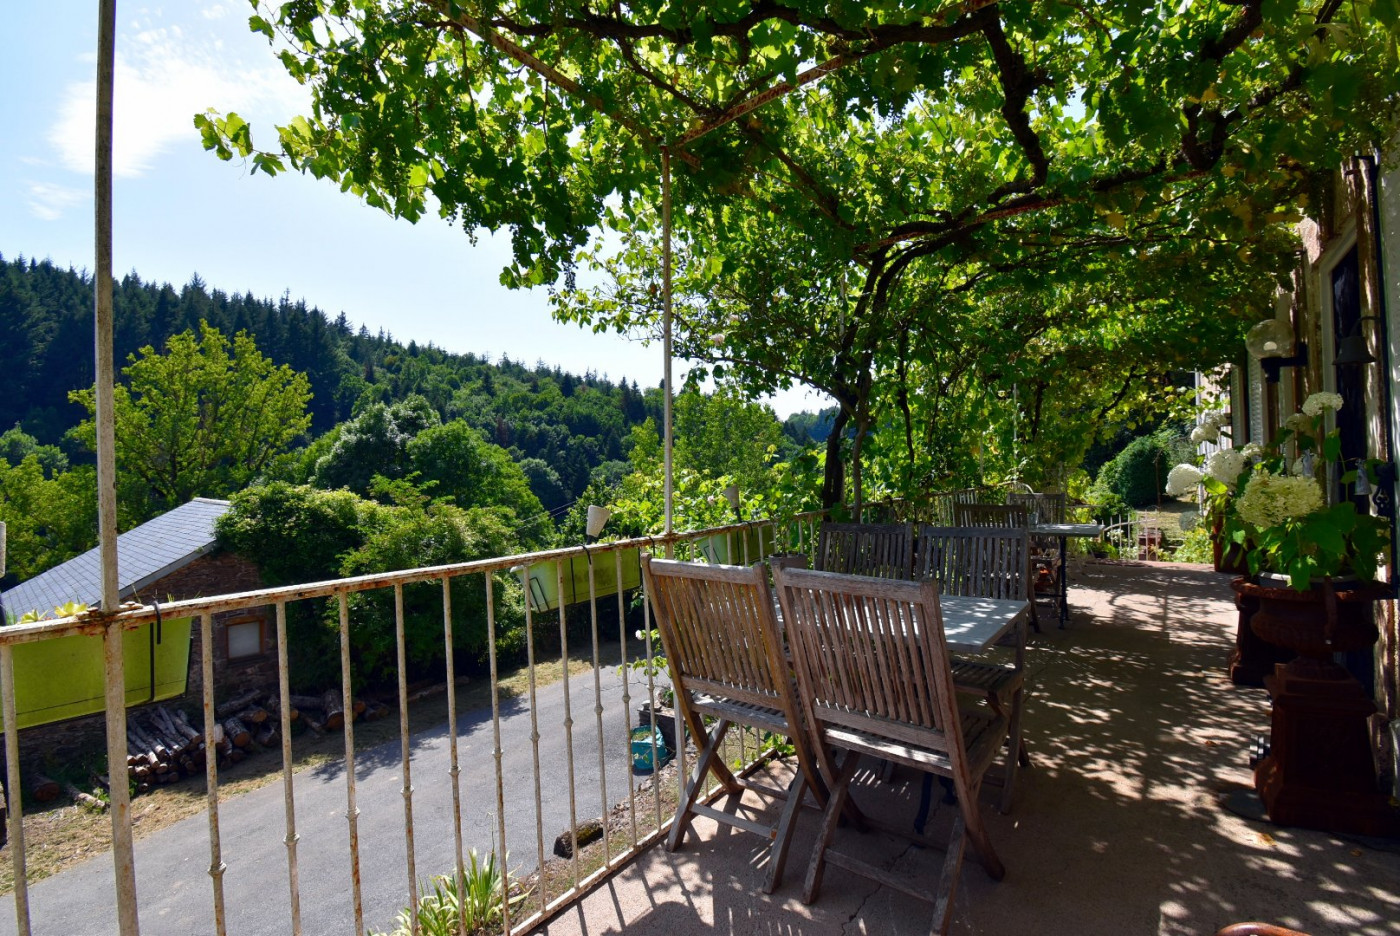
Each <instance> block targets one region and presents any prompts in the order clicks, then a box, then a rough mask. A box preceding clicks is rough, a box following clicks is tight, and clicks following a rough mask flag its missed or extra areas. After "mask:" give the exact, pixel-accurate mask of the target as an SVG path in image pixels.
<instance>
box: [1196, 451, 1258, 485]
mask: <svg viewBox="0 0 1400 936" xmlns="http://www.w3.org/2000/svg"><path fill="white" fill-rule="evenodd" d="M1248 463H1249V458H1248V457H1247V456H1246V455H1245V454H1244V452H1241V451H1237V450H1235V449H1221V450H1220V451H1218V452H1216V453H1215V454H1213V455H1211V456H1210V459H1209V460H1208V461H1207V462H1206V474H1207V475H1209V476H1210V477H1212V478H1214V479H1215V480H1217V481H1219V482H1220V483H1221V484H1223V485H1225V486H1226V487H1233V486H1234V484H1235V482H1236V481H1237V480H1239V477H1240V472H1242V471H1244V468H1245V465H1247V464H1248Z"/></svg>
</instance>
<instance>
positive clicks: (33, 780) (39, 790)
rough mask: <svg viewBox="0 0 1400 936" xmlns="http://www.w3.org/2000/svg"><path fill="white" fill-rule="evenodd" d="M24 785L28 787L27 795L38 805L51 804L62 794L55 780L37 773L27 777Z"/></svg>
mask: <svg viewBox="0 0 1400 936" xmlns="http://www.w3.org/2000/svg"><path fill="white" fill-rule="evenodd" d="M26 785H27V786H28V787H29V795H30V796H31V797H33V798H34V800H35V801H36V802H39V803H51V802H53V801H54V800H56V799H58V795H59V794H60V793H62V792H63V789H62V788H61V787H60V786H59V785H58V781H57V780H54V779H53V778H52V777H49V776H46V775H45V774H41V773H38V772H35V773H31V774H30V775H29V777H28V779H27V781H26Z"/></svg>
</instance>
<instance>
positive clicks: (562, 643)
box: [540, 559, 578, 888]
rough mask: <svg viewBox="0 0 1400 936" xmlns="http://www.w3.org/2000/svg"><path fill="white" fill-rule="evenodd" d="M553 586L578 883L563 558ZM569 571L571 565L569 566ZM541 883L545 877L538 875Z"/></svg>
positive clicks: (573, 862)
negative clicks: (557, 611) (556, 609)
mask: <svg viewBox="0 0 1400 936" xmlns="http://www.w3.org/2000/svg"><path fill="white" fill-rule="evenodd" d="M554 569H555V573H554V575H555V589H556V592H555V593H556V594H557V595H558V596H559V666H560V673H561V678H562V681H563V684H564V685H563V689H564V763H565V766H566V768H567V771H568V776H569V835H570V836H572V837H573V840H574V842H573V844H574V847H573V854H572V856H571V861H570V869H571V871H572V873H573V877H574V887H575V888H577V887H578V833H577V830H578V800H577V796H576V795H575V786H574V711H573V703H572V702H571V701H570V699H569V627H568V615H567V614H565V610H564V560H563V559H559V560H556V561H555V563H554ZM570 571H571V572H572V569H570ZM540 882H541V884H543V883H544V878H543V877H541V878H540Z"/></svg>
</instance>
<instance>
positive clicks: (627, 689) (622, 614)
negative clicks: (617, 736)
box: [613, 546, 637, 848]
mask: <svg viewBox="0 0 1400 936" xmlns="http://www.w3.org/2000/svg"><path fill="white" fill-rule="evenodd" d="M613 574H614V575H615V577H616V578H617V636H618V640H619V641H620V642H621V645H622V646H621V648H620V650H619V652H620V653H621V654H622V718H623V722H624V723H625V724H626V725H627V745H628V754H629V755H630V754H631V746H632V680H631V675H632V667H631V666H630V665H629V663H630V662H631V661H630V660H628V658H627V601H626V595H625V594H623V591H622V547H621V546H618V547H615V548H614V549H613ZM627 804H628V807H629V808H628V810H627V814H628V816H630V817H631V819H632V847H633V848H636V847H637V785H636V784H635V783H633V782H632V781H631V780H628V781H627Z"/></svg>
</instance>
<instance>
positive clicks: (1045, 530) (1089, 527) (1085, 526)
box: [1030, 523, 1103, 629]
mask: <svg viewBox="0 0 1400 936" xmlns="http://www.w3.org/2000/svg"><path fill="white" fill-rule="evenodd" d="M1030 534H1031V535H1032V536H1053V537H1055V538H1056V539H1058V540H1059V541H1060V593H1059V595H1058V596H1057V597H1059V599H1060V628H1061V629H1063V628H1064V626H1065V622H1066V621H1068V620H1069V569H1068V567H1067V566H1066V565H1065V553H1066V548H1065V547H1066V544H1067V543H1068V541H1069V538H1070V537H1071V536H1074V537H1080V538H1083V539H1093V538H1095V537H1098V536H1103V524H1102V523H1038V524H1036V525H1035V526H1033V527H1031V528H1030Z"/></svg>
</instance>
